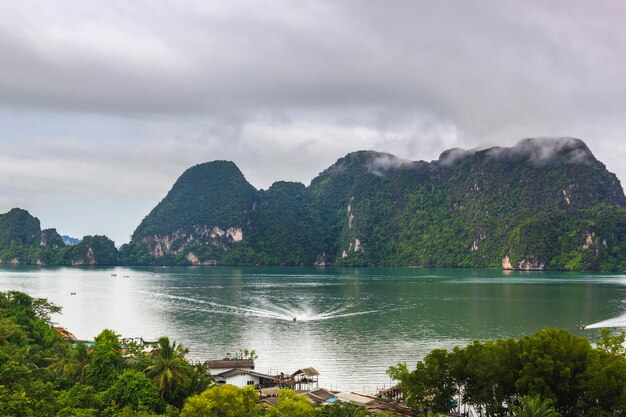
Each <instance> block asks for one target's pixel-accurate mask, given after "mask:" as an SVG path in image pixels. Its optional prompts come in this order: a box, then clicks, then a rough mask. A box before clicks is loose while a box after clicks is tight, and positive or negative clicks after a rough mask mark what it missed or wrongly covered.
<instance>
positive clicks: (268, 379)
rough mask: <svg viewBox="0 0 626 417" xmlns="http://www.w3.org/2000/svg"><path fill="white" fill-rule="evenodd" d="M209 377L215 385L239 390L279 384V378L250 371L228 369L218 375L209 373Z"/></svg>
mask: <svg viewBox="0 0 626 417" xmlns="http://www.w3.org/2000/svg"><path fill="white" fill-rule="evenodd" d="M211 375H212V376H213V378H215V382H216V383H217V384H220V385H221V384H229V385H234V386H236V387H239V388H243V387H248V386H253V387H255V388H259V389H262V388H269V387H276V386H279V385H280V384H281V378H280V376H272V375H266V374H262V373H260V372H255V371H253V370H251V369H230V370H228V371H225V372H221V373H219V374H215V373H211Z"/></svg>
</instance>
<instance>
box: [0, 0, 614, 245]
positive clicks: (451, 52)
mask: <svg viewBox="0 0 626 417" xmlns="http://www.w3.org/2000/svg"><path fill="white" fill-rule="evenodd" d="M625 15H626V5H624V3H623V2H620V1H603V2H601V3H597V2H596V3H589V2H585V1H565V0H562V1H553V2H542V1H535V0H530V1H526V2H518V1H508V0H507V1H486V2H468V1H464V0H456V1H455V0H453V1H449V2H420V1H413V0H393V1H391V2H379V1H361V0H348V1H342V2H335V1H306V0H305V1H300V2H292V1H287V0H271V1H268V2H265V3H262V4H260V3H258V2H254V1H238V2H232V1H226V0H220V1H212V2H201V1H192V0H181V1H162V2H154V1H148V0H138V1H133V2H127V1H120V0H113V1H109V2H106V4H105V3H102V2H97V1H95V0H86V1H82V2H79V3H77V2H70V3H61V2H48V3H41V2H36V1H34V0H22V1H19V2H0V16H1V17H0V56H1V57H2V65H0V125H2V126H3V128H2V129H0V146H1V147H2V148H1V149H2V153H1V165H0V194H1V195H2V199H0V211H2V210H3V209H8V208H10V206H11V205H21V206H24V207H26V208H30V207H34V208H36V209H37V210H40V212H39V213H36V214H37V215H38V217H39V218H40V219H41V220H42V222H43V223H45V224H48V225H51V226H58V227H59V228H60V229H68V228H75V229H77V230H78V229H80V230H82V231H83V232H82V233H92V232H93V230H95V229H97V228H98V231H100V230H102V231H107V232H108V233H110V234H113V235H114V237H115V238H116V240H117V241H118V242H120V243H121V242H123V241H124V240H126V239H127V236H128V235H129V234H130V232H131V231H132V228H133V227H134V225H136V224H137V223H138V221H139V220H140V219H141V218H142V217H143V216H144V215H145V214H146V213H147V211H148V210H149V209H150V208H151V207H152V206H153V205H154V204H155V203H156V202H158V201H159V199H160V198H162V197H163V195H164V194H165V193H166V192H167V190H168V189H169V187H171V184H172V183H173V181H174V180H175V179H176V177H177V176H178V175H179V174H180V173H181V172H182V171H183V170H184V169H185V168H187V167H189V166H190V165H193V164H195V163H199V162H204V161H207V160H213V159H229V160H233V161H234V162H236V163H237V165H238V166H240V168H241V169H242V171H243V172H244V174H245V175H246V177H247V178H248V180H249V181H250V182H251V183H252V184H254V185H255V186H257V187H259V188H267V187H268V186H269V185H270V184H271V183H272V182H273V181H275V180H281V179H284V180H295V181H301V182H304V183H308V182H309V181H310V180H311V178H313V177H314V176H315V175H316V174H317V173H318V172H320V171H321V170H323V169H324V168H326V167H328V166H330V165H331V164H332V163H333V162H335V161H336V160H337V159H338V158H340V157H342V156H343V155H345V154H346V153H348V152H352V151H355V150H359V149H372V150H375V151H380V152H388V153H392V154H395V155H397V156H398V157H399V158H406V159H409V160H431V159H436V158H437V156H438V155H440V154H441V152H442V151H444V150H446V149H449V148H465V149H486V148H488V147H490V146H494V145H500V146H508V145H512V144H514V143H516V142H517V141H518V140H519V139H520V138H524V137H546V136H553V137H569V136H571V137H580V138H583V139H584V140H585V141H586V143H587V144H588V145H589V147H590V148H591V150H592V151H593V152H594V153H595V155H596V156H597V157H598V159H600V160H601V161H603V162H605V163H606V164H607V167H608V168H609V169H610V170H612V171H616V172H617V174H618V176H620V177H621V178H622V179H624V178H626V168H623V160H624V159H626V145H624V144H623V142H624V137H625V134H626V119H624V117H623V115H624V113H625V112H626V83H624V82H623V75H624V74H625V73H626V58H625V57H624V54H623V51H624V50H626V31H625V30H624V29H623V21H624V16H625ZM543 152H546V150H545V149H544V148H542V149H541V150H540V151H539V153H538V154H537V155H535V156H534V157H536V158H537V160H541V158H543V155H544V154H543ZM548 153H549V152H548ZM462 155H463V153H462V152H460V151H452V152H449V153H447V154H445V157H444V158H443V160H442V161H440V162H444V163H449V162H452V161H454V159H455V158H457V157H459V156H462ZM577 157H579V158H582V159H584V157H585V154H584V152H583V153H581V154H580V155H578V156H577ZM395 163H396V162H394V160H393V159H390V160H388V161H383V162H382V166H383V167H385V166H389V165H393V164H395ZM77 195H78V196H79V197H76V196H77ZM64 201H71V205H72V210H75V212H72V217H73V218H71V219H68V218H66V217H67V216H64V213H65V212H67V207H64V204H65V203H64ZM66 205H67V204H66ZM104 207H106V209H105V208H104ZM114 207H124V209H114ZM81 213H83V214H81ZM87 213H88V214H87ZM94 219H97V221H95V220H94ZM48 222H49V223H48ZM77 224H80V225H81V226H80V227H78V226H75V225H77ZM89 224H92V225H93V226H92V227H93V229H90V228H89V226H88V225H89ZM103 229H107V230H103Z"/></svg>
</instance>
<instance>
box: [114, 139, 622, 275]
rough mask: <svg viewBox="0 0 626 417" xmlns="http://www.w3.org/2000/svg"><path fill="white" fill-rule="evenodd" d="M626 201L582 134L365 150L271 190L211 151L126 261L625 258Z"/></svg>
mask: <svg viewBox="0 0 626 417" xmlns="http://www.w3.org/2000/svg"><path fill="white" fill-rule="evenodd" d="M625 206H626V198H625V197H624V193H623V190H622V188H621V185H620V183H619V181H618V179H617V178H616V177H615V175H614V174H612V173H610V172H608V171H607V170H606V167H605V166H604V165H603V164H602V163H601V162H599V161H598V160H597V159H595V157H594V156H593V154H592V153H591V151H590V150H589V149H588V148H587V146H586V145H585V144H584V143H583V142H582V141H580V140H577V139H527V140H524V141H521V142H520V143H518V144H517V145H516V146H514V147H512V148H491V149H486V150H482V151H463V150H459V149H453V150H449V151H446V152H444V153H443V154H442V155H441V157H440V158H439V159H438V160H437V161H433V162H431V163H427V162H423V161H420V162H411V161H404V160H400V159H398V158H396V157H394V156H393V155H389V154H384V153H378V152H370V151H360V152H355V153H351V154H349V155H347V156H345V157H344V158H341V159H340V160H338V161H337V162H336V163H335V164H334V165H332V166H331V167H330V168H328V169H326V170H325V171H324V172H322V173H321V174H320V175H318V176H317V177H316V178H315V179H314V180H313V181H312V182H311V185H310V186H309V187H305V186H304V185H302V184H298V183H287V182H277V183H275V184H274V185H272V187H270V188H269V189H268V190H266V191H264V190H260V191H257V190H255V189H254V188H253V187H252V186H251V185H250V184H249V183H248V182H247V181H246V180H245V178H244V177H243V175H242V174H241V172H240V171H239V170H238V169H237V168H236V166H235V165H234V164H232V163H230V162H224V161H216V162H210V163H206V164H202V165H198V166H196V167H193V168H190V169H189V170H187V171H186V172H185V173H184V174H183V175H182V176H181V177H180V178H179V179H178V181H176V183H175V184H174V186H173V188H172V190H171V191H170V192H169V193H168V195H167V196H166V197H165V198H164V199H163V201H161V203H159V205H157V207H155V209H154V210H153V211H152V212H151V213H150V214H149V215H148V216H147V217H146V218H145V219H144V220H143V222H142V223H141V225H140V226H139V227H138V228H137V230H136V231H135V233H134V234H133V238H132V241H131V242H130V244H128V245H124V246H123V247H122V249H121V254H120V259H121V262H122V263H125V264H131V265H132V264H137V265H145V264H180V265H186V264H207V263H209V262H212V261H216V262H218V263H221V264H264V265H283V264H284V265H300V264H303V265H312V264H322V265H323V264H334V265H340V266H341V265H344V266H352V265H366V266H367V265H385V266H413V265H423V266H433V267H495V268H500V267H510V268H513V269H570V270H625V269H626V233H624V231H626V209H625V208H624V207H625ZM216 228H217V229H216ZM228 230H230V231H240V232H241V234H240V235H238V237H235V234H232V233H231V234H228V233H227V231H228ZM215 231H217V232H219V233H217V234H216V233H215Z"/></svg>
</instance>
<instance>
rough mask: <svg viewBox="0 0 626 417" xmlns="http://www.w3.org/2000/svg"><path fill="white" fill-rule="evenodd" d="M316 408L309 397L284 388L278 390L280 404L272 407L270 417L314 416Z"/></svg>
mask: <svg viewBox="0 0 626 417" xmlns="http://www.w3.org/2000/svg"><path fill="white" fill-rule="evenodd" d="M314 415H315V409H314V408H313V406H312V405H311V402H310V401H309V399H308V398H307V397H305V396H303V395H301V394H298V393H297V392H295V391H293V390H291V389H288V388H283V389H281V390H279V391H278V405H277V406H276V407H272V408H270V410H269V411H268V413H267V416H268V417H313V416H314Z"/></svg>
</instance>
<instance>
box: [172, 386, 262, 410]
mask: <svg viewBox="0 0 626 417" xmlns="http://www.w3.org/2000/svg"><path fill="white" fill-rule="evenodd" d="M257 400H258V394H257V392H256V390H255V389H254V388H253V387H246V388H237V387H235V386H232V385H220V386H215V387H212V388H210V389H208V390H206V391H204V392H203V393H202V394H199V395H195V396H193V397H189V399H187V402H186V403H185V406H184V407H183V409H182V410H181V412H180V417H255V416H256V415H258V413H259V407H258V406H257V404H256V402H257Z"/></svg>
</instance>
